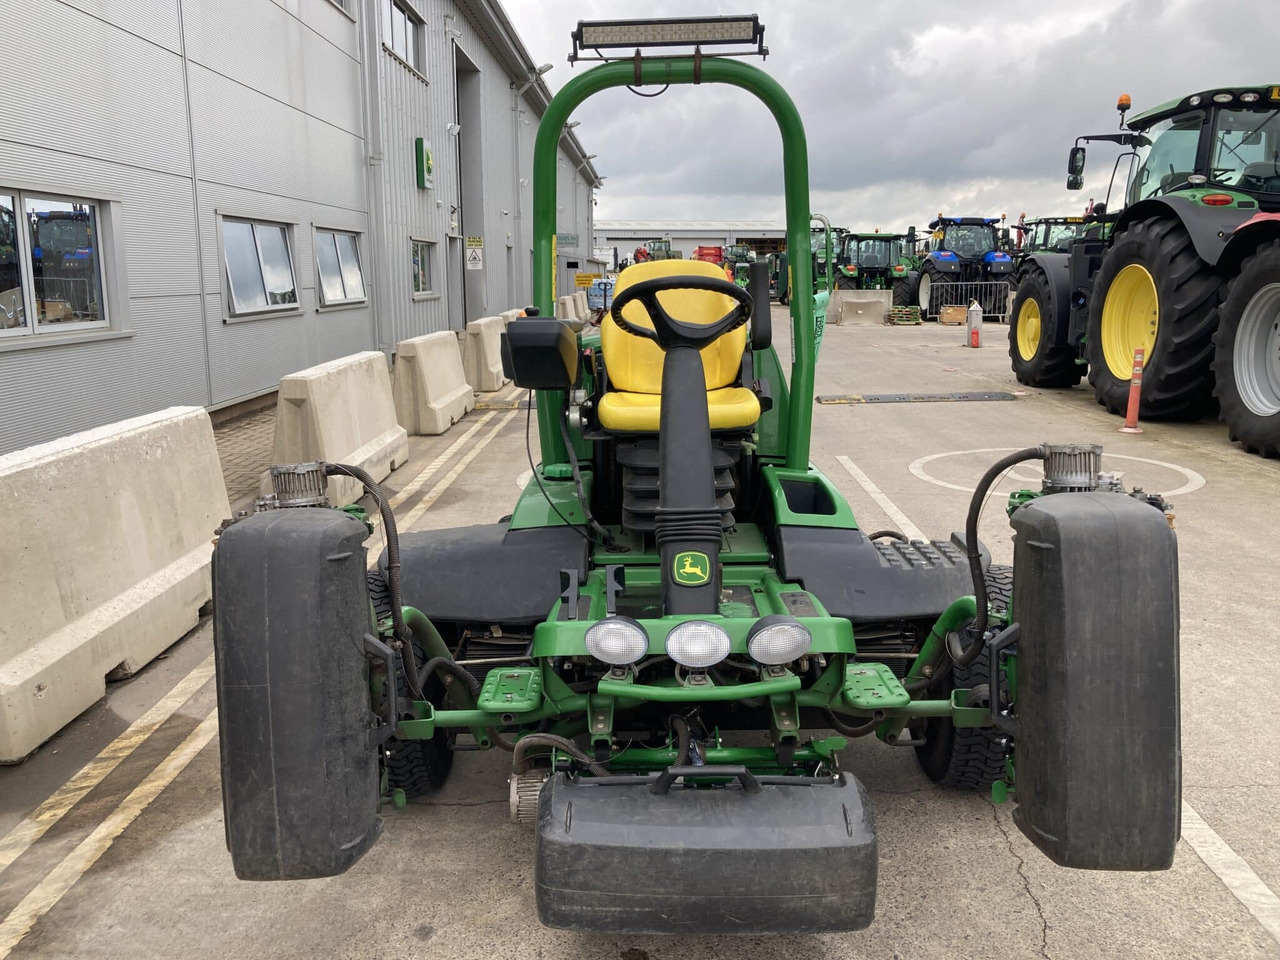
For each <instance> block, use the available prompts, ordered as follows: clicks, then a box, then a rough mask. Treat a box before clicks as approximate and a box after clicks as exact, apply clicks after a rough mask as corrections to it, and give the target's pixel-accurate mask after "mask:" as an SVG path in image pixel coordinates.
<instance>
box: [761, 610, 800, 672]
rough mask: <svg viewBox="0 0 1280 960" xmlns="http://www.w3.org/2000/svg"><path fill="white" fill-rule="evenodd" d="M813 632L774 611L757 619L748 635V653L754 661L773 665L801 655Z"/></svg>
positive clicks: (787, 661) (788, 661) (789, 660)
mask: <svg viewBox="0 0 1280 960" xmlns="http://www.w3.org/2000/svg"><path fill="white" fill-rule="evenodd" d="M811 646H813V635H812V634H811V633H809V631H808V629H806V628H805V626H804V625H803V624H801V623H800V622H799V621H797V620H794V619H792V618H791V617H788V616H787V615H786V614H782V613H775V614H772V615H771V616H768V617H764V618H762V619H761V620H758V621H757V622H756V625H755V626H753V627H752V628H751V632H750V633H748V634H747V652H748V653H750V654H751V659H752V660H754V661H755V662H756V663H763V664H765V665H766V666H776V665H778V664H781V663H790V662H791V661H792V660H795V659H798V658H799V657H803V656H804V655H805V654H806V653H808V652H809V648H810V647H811Z"/></svg>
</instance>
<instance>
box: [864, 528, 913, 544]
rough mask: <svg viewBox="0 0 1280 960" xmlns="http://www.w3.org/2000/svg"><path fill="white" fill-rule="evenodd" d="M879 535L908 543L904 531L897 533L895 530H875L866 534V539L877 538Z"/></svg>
mask: <svg viewBox="0 0 1280 960" xmlns="http://www.w3.org/2000/svg"><path fill="white" fill-rule="evenodd" d="M881 537H889V538H890V539H892V540H901V541H902V542H903V543H910V542H911V541H910V540H908V539H907V535H906V534H905V533H899V532H898V531H897V530H877V531H876V532H875V533H869V534H867V539H868V540H879V539H880V538H881Z"/></svg>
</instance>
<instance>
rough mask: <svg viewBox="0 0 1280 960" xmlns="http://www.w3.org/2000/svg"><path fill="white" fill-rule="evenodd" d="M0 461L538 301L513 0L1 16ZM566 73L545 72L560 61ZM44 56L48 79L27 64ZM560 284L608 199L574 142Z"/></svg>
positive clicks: (564, 186) (542, 98)
mask: <svg viewBox="0 0 1280 960" xmlns="http://www.w3.org/2000/svg"><path fill="white" fill-rule="evenodd" d="M5 17H6V23H5V31H4V32H5V38H6V46H7V48H8V49H9V50H10V52H12V53H14V54H15V56H16V57H17V59H16V60H15V62H19V61H25V62H35V60H38V59H47V57H48V55H49V53H50V52H51V51H55V50H56V51H57V63H58V80H57V82H56V83H51V82H50V79H49V74H48V72H47V71H41V70H14V71H11V76H10V77H9V79H8V81H7V83H6V95H5V96H4V97H3V98H0V410H3V416H0V452H4V451H8V450H12V449H15V448H18V447H23V446H27V445H29V444H32V443H36V442H40V441H43V440H48V439H51V438H54V437H58V436H62V435H65V434H68V433H71V432H74V431H77V430H82V429H86V428H89V427H93V426H96V425H99V424H103V423H107V422H110V421H115V420H120V419H124V418H127V417H130V416H135V415H138V414H142V413H146V412H149V411H152V410H156V409H159V408H162V407H166V406H169V405H172V404H194V405H199V406H204V407H209V408H211V409H218V408H224V407H228V406H231V405H235V404H238V403H240V402H242V401H246V400H248V399H251V398H254V397H257V396H261V395H263V394H265V393H269V392H271V391H273V390H274V389H275V388H276V385H277V382H278V381H279V378H280V377H281V376H283V375H285V374H288V373H291V372H293V371H296V370H299V369H302V368H304V367H308V366H311V365H314V364H316V363H320V362H323V361H326V360H330V359H333V358H336V357H340V356H344V355H346V354H350V353H353V352H356V351H359V350H367V349H380V350H382V351H384V352H386V353H387V354H388V355H390V354H391V353H392V352H393V351H394V350H395V345H396V344H397V343H398V342H399V341H401V340H404V339H406V338H408V337H413V336H417V335H420V334H424V333H429V332H433V331H437V330H446V329H453V330H461V329H463V327H464V326H465V325H466V323H467V322H469V321H470V320H474V319H476V318H477V317H482V316H489V315H492V314H496V313H498V312H500V311H501V310H504V309H509V308H511V307H513V306H518V305H521V304H523V303H526V302H527V301H528V300H529V298H530V291H531V282H530V272H531V265H532V240H531V225H532V210H531V200H530V186H529V178H530V172H531V169H532V156H533V144H534V138H535V135H536V131H537V123H538V118H539V117H540V116H541V114H542V112H543V110H544V109H545V106H546V104H547V103H548V102H549V100H550V91H549V90H548V88H547V86H546V84H545V82H544V81H543V79H542V77H541V75H540V72H539V71H540V68H539V65H538V63H537V61H535V60H534V59H533V57H532V56H531V55H530V53H529V52H528V51H527V50H526V49H525V47H524V45H523V44H522V42H521V41H520V38H519V37H518V36H517V35H516V32H515V30H514V28H513V26H512V24H511V22H510V20H509V19H508V18H507V15H506V13H505V12H504V11H503V9H502V7H501V5H500V3H498V2H497V0H136V2H130V3H127V4H119V3H117V4H105V5H99V4H92V5H74V4H71V3H67V2H59V0H32V2H29V3H23V4H9V5H8V6H7V8H6V15H5ZM548 52H549V51H548ZM33 58H34V59H33ZM559 164H560V179H559V199H558V206H559V211H560V219H559V221H558V224H557V226H558V229H559V231H560V233H559V236H558V253H559V261H560V262H559V264H558V272H559V285H560V287H561V288H564V287H567V286H571V285H572V279H571V278H572V274H573V273H575V272H578V271H585V272H590V271H591V270H592V269H596V270H598V269H600V268H601V267H602V266H603V265H601V264H596V265H594V267H593V265H592V264H591V263H590V258H591V246H590V243H591V237H592V233H593V230H592V209H593V200H594V191H595V189H596V188H597V187H598V186H599V185H600V177H599V175H598V174H597V172H596V170H595V168H594V167H593V165H592V163H591V160H590V158H589V155H588V154H587V153H586V152H585V151H584V149H583V147H582V145H581V143H580V142H579V141H578V139H577V138H576V136H575V135H574V133H573V132H572V131H570V130H566V131H565V133H564V134H563V137H562V139H561V145H560V156H559Z"/></svg>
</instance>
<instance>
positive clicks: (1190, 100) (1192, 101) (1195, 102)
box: [1187, 93, 1201, 107]
mask: <svg viewBox="0 0 1280 960" xmlns="http://www.w3.org/2000/svg"><path fill="white" fill-rule="evenodd" d="M1200 100H1201V97H1200V94H1198V93H1197V94H1196V95H1195V96H1192V97H1188V98H1187V103H1189V104H1190V105H1191V106H1193V107H1198V106H1200Z"/></svg>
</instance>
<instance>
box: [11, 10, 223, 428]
mask: <svg viewBox="0 0 1280 960" xmlns="http://www.w3.org/2000/svg"><path fill="white" fill-rule="evenodd" d="M81 5H82V6H85V7H87V8H89V9H90V10H91V11H92V12H93V14H94V15H93V16H90V15H86V14H85V13H84V12H82V11H81V10H78V9H76V8H75V6H72V5H69V4H65V3H58V2H54V0H33V2H27V3H21V4H18V3H10V4H6V8H5V11H4V15H3V24H4V25H3V28H2V29H0V32H2V33H3V35H4V42H5V48H6V50H8V51H10V52H11V53H13V52H15V51H26V52H30V51H50V50H57V51H60V52H61V54H62V55H63V56H61V57H60V59H59V63H60V66H59V73H58V76H59V81H58V83H56V84H53V83H50V82H49V80H48V74H47V72H44V71H40V70H34V69H26V68H17V69H10V70H8V71H6V77H5V87H4V93H3V95H2V96H0V185H4V186H10V187H13V186H16V187H20V188H22V189H26V190H30V191H33V192H40V191H44V192H47V193H54V194H68V195H72V196H81V197H88V198H97V199H102V200H106V201H111V202H115V203H116V204H117V207H116V210H117V212H118V214H119V220H120V223H119V227H118V229H119V230H120V233H121V240H122V243H123V249H124V251H125V259H126V261H127V265H128V266H127V268H126V269H125V270H124V271H123V273H121V274H117V275H114V276H112V275H109V276H108V278H107V279H108V283H115V284H120V282H121V277H122V276H124V275H127V279H128V291H129V294H130V301H129V303H128V305H127V310H126V311H125V312H126V313H127V316H123V317H122V316H116V317H113V321H115V322H118V323H120V324H121V325H123V326H126V327H128V328H130V329H131V330H132V336H131V337H130V338H127V339H118V340H108V341H97V342H89V343H79V344H67V343H62V344H58V343H55V342H50V341H44V344H43V345H42V346H40V347H37V348H35V349H27V350H18V351H12V352H4V353H0V452H4V451H8V450H13V449H16V448H18V447H23V446H27V445H30V444H33V443H39V442H41V441H44V440H49V439H52V438H54V437H58V436H62V435H64V434H67V433H73V432H75V431H78V430H84V429H88V428H90V427H94V426H97V425H99V424H102V423H108V422H110V421H113V420H120V419H124V418H127V417H131V416H136V415H138V414H141V413H145V412H148V411H150V410H154V409H157V408H159V407H163V406H168V405H171V404H175V403H195V404H202V403H207V402H208V389H207V385H206V378H205V369H204V345H203V341H202V336H201V331H200V311H199V300H198V296H197V290H198V286H197V285H198V277H197V272H196V256H195V251H196V244H195V238H194V229H193V216H194V214H193V206H192V194H191V180H190V162H189V152H188V148H187V129H186V120H185V109H184V101H183V90H182V61H181V59H180V57H179V56H178V54H177V51H178V49H179V38H178V25H177V15H176V4H174V3H173V2H172V0H154V2H136V3H130V4H120V5H114V6H113V7H112V9H111V16H112V17H114V18H116V19H117V20H118V21H119V23H120V24H121V26H120V27H117V26H113V25H112V24H111V23H109V22H105V21H104V20H103V19H101V18H100V14H101V12H102V10H101V8H102V4H99V3H89V2H87V0H86V2H85V3H83V4H81ZM18 62H19V61H17V60H11V61H10V65H11V67H13V66H14V65H15V64H17V63H18ZM22 62H24V63H30V62H33V61H31V60H30V58H29V57H24V59H23V61H22ZM33 144H37V145H40V146H33ZM116 289H120V287H118V286H117V287H116Z"/></svg>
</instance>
